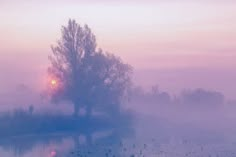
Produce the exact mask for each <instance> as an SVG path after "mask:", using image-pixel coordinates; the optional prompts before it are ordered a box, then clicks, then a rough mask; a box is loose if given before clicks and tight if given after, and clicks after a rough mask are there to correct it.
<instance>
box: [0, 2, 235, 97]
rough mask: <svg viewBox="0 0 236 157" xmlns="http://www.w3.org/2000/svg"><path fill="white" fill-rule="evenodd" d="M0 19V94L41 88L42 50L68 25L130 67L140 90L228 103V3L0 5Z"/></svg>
mask: <svg viewBox="0 0 236 157" xmlns="http://www.w3.org/2000/svg"><path fill="white" fill-rule="evenodd" d="M0 13H1V14H0V20H1V25H0V63H1V66H0V72H1V74H0V87H1V89H0V93H3V92H6V91H8V90H12V89H14V88H15V87H16V86H17V85H18V84H22V83H24V84H26V85H27V86H29V87H31V88H34V89H37V90H40V89H42V87H43V82H44V80H45V77H46V67H47V65H48V60H47V56H48V55H49V54H50V52H51V50H50V45H51V44H53V43H55V41H56V40H57V39H58V38H59V37H60V26H61V25H63V24H66V22H67V20H68V18H75V19H76V20H77V22H79V23H81V24H84V23H87V24H88V25H89V26H90V27H91V28H92V30H93V31H94V33H95V34H96V36H97V40H98V45H99V47H102V48H103V49H104V50H107V51H109V52H112V53H115V54H116V55H118V56H121V57H122V58H123V60H124V61H125V62H128V63H130V64H131V65H133V66H134V68H135V75H134V76H135V78H134V80H135V81H136V82H138V83H141V84H142V85H144V86H150V85H151V84H159V86H160V88H161V89H163V90H169V91H170V92H172V93H178V92H179V91H180V90H181V89H183V88H195V87H203V88H207V89H213V90H219V91H222V92H223V93H225V94H226V96H227V97H229V98H236V92H235V91H236V86H234V83H235V80H236V62H235V60H236V29H235V28H236V21H235V19H236V2H235V1H234V0H214V1H213V0H167V1H166V0H165V1H164V0H159V1H154V0H148V1H144V0H138V1H134V0H133V1H129V2H128V3H127V2H126V1H125V0H121V1H119V2H113V1H108V0H103V1H100V2H97V1H95V0H91V1H86V2H85V1H75V0H69V1H67V0H58V1H50V2H48V1H46V0H42V1H36V0H25V1H21V2H20V1H13V0H2V1H0Z"/></svg>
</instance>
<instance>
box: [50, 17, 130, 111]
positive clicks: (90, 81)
mask: <svg viewBox="0 0 236 157" xmlns="http://www.w3.org/2000/svg"><path fill="white" fill-rule="evenodd" d="M61 32H62V36H61V39H60V40H59V41H58V42H57V44H56V45H55V46H52V55H51V56H49V60H50V62H51V65H50V66H49V68H48V74H49V76H50V77H51V78H52V80H53V82H52V84H53V85H54V88H51V89H52V90H51V98H52V100H57V101H61V100H67V101H71V102H72V103H73V105H74V114H75V115H77V114H78V111H79V109H80V107H86V110H87V114H88V115H91V112H92V109H93V108H96V109H102V111H106V110H107V109H109V110H110V111H111V109H113V110H117V108H119V105H120V103H121V102H122V100H123V98H124V96H125V95H126V91H127V89H128V88H129V86H130V84H131V78H130V76H131V73H132V68H131V66H130V65H128V64H124V63H123V62H122V60H121V59H120V58H118V57H116V56H114V55H112V54H109V53H104V52H103V51H102V50H101V49H99V50H97V44H96V38H95V35H94V34H93V33H92V32H91V29H90V28H89V27H88V26H87V25H85V26H83V27H81V26H80V25H79V24H77V23H76V21H75V20H71V19H70V20H69V22H68V25H67V26H62V31H61ZM115 108H116V109H115Z"/></svg>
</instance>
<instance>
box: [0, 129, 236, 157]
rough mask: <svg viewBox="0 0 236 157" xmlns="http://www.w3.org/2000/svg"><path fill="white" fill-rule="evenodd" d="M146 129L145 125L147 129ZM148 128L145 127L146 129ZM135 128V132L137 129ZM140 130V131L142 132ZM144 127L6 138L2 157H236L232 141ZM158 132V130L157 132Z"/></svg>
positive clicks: (0, 149)
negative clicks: (149, 130) (149, 131)
mask: <svg viewBox="0 0 236 157" xmlns="http://www.w3.org/2000/svg"><path fill="white" fill-rule="evenodd" d="M143 129H144V128H143ZM144 130H145V129H144ZM133 131H134V132H133ZM138 132H139V133H138ZM140 133H142V131H141V130H138V129H136V130H132V129H130V128H129V129H124V128H122V129H110V130H103V131H99V132H94V133H93V134H91V135H82V134H79V133H75V132H70V133H54V134H50V135H28V136H22V137H11V138H6V139H4V138H2V139H1V141H0V155H1V157H198V156H199V157H222V156H224V157H236V150H235V147H236V144H235V143H234V142H232V141H226V140H223V141H218V142H212V141H211V142H210V141H208V140H207V139H206V141H197V140H189V139H187V138H186V139H184V138H181V137H177V136H174V137H171V136H168V135H167V136H166V135H164V134H161V135H159V136H156V137H154V135H152V134H149V135H148V134H146V136H142V134H140ZM156 134H158V133H156Z"/></svg>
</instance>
